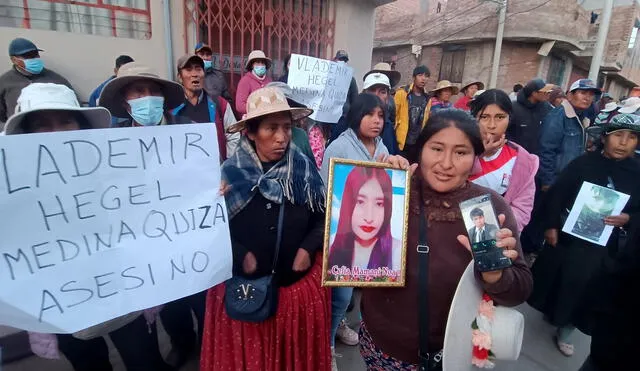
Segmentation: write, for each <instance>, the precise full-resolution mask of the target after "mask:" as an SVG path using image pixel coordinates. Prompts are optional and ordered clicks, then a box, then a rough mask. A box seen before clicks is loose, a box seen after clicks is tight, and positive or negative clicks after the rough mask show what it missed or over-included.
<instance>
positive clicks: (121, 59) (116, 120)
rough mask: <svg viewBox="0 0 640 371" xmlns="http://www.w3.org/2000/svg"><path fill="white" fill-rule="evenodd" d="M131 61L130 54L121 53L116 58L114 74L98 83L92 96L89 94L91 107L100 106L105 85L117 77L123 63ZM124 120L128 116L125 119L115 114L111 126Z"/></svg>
mask: <svg viewBox="0 0 640 371" xmlns="http://www.w3.org/2000/svg"><path fill="white" fill-rule="evenodd" d="M129 62H133V58H131V57H130V56H128V55H121V56H119V57H118V58H116V66H115V68H114V69H113V75H111V76H110V77H109V78H108V79H107V80H106V81H105V82H103V83H102V84H100V85H98V87H97V88H96V90H94V91H93V92H92V93H91V96H89V107H98V98H100V93H102V89H104V86H105V85H107V83H108V82H109V81H111V80H113V79H115V78H116V75H117V74H118V70H119V69H120V67H122V66H123V65H125V64H127V63H129ZM124 120H126V118H125V119H123V118H121V117H115V116H114V117H112V118H111V126H114V127H115V126H118V123H119V122H120V121H124Z"/></svg>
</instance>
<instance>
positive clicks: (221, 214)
mask: <svg viewBox="0 0 640 371" xmlns="http://www.w3.org/2000/svg"><path fill="white" fill-rule="evenodd" d="M217 148H218V144H217V136H216V133H215V126H214V125H211V124H195V125H171V126H160V127H147V128H121V129H108V130H78V131H70V132H59V133H46V134H30V135H15V136H4V137H0V207H1V209H2V212H3V215H4V217H3V218H2V223H0V235H2V242H1V243H0V324H5V325H9V326H13V327H17V328H21V329H25V330H30V331H38V332H51V333H72V332H76V331H78V330H81V329H84V328H87V327H89V326H92V325H95V324H98V323H102V322H105V321H107V320H109V319H112V318H115V317H118V316H121V315H124V314H127V313H130V312H133V311H136V310H141V309H146V308H150V307H153V306H156V305H160V304H163V303H166V302H169V301H172V300H176V299H178V298H181V297H184V296H188V295H191V294H194V293H197V292H200V291H203V290H206V289H208V288H209V287H211V286H213V285H215V284H218V283H220V282H222V281H224V280H226V279H228V278H229V277H231V266H232V255H231V243H230V239H229V228H228V222H229V220H228V216H227V209H226V205H225V202H224V198H223V197H222V196H219V195H218V190H219V187H220V161H219V154H218V151H217Z"/></svg>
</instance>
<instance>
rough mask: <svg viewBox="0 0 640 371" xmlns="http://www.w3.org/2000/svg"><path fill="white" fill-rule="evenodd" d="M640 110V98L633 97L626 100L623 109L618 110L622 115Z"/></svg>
mask: <svg viewBox="0 0 640 371" xmlns="http://www.w3.org/2000/svg"><path fill="white" fill-rule="evenodd" d="M638 109H640V97H631V98H627V99H625V101H624V102H623V103H622V107H620V109H619V110H618V112H620V113H634V112H636V111H637V110H638Z"/></svg>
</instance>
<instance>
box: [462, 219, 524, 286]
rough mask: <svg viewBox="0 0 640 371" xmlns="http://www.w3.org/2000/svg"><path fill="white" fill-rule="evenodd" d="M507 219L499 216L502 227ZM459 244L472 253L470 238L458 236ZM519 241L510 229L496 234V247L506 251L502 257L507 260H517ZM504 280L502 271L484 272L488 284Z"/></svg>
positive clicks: (501, 230)
mask: <svg viewBox="0 0 640 371" xmlns="http://www.w3.org/2000/svg"><path fill="white" fill-rule="evenodd" d="M505 219H506V217H505V215H504V214H500V215H498V221H499V222H500V227H502V226H503V225H504V221H505ZM458 242H460V244H461V245H462V246H464V247H465V248H466V249H467V250H469V252H471V243H470V242H469V237H467V236H464V235H459V236H458ZM516 245H517V241H516V238H515V237H513V232H512V231H511V229H509V228H502V229H500V230H498V231H497V232H496V246H498V247H500V248H502V249H504V251H503V252H502V255H504V256H506V257H507V258H509V259H511V260H512V261H513V260H516V259H517V258H518V250H516ZM500 278H502V270H498V271H491V272H482V279H483V280H484V282H486V283H496V282H498V281H499V280H500Z"/></svg>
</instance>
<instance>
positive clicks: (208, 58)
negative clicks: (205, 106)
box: [195, 42, 232, 102]
mask: <svg viewBox="0 0 640 371" xmlns="http://www.w3.org/2000/svg"><path fill="white" fill-rule="evenodd" d="M195 53H196V55H197V56H198V57H200V58H202V60H203V61H204V90H205V91H206V92H207V94H209V95H210V96H211V97H213V98H216V97H222V98H224V99H225V100H226V101H227V102H231V101H232V98H231V94H230V93H229V87H228V86H227V80H226V79H225V77H224V73H223V72H222V71H220V70H219V69H217V68H215V67H214V66H213V61H212V56H213V51H212V50H211V47H210V46H209V45H207V44H205V43H202V42H199V43H197V44H196V49H195Z"/></svg>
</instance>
